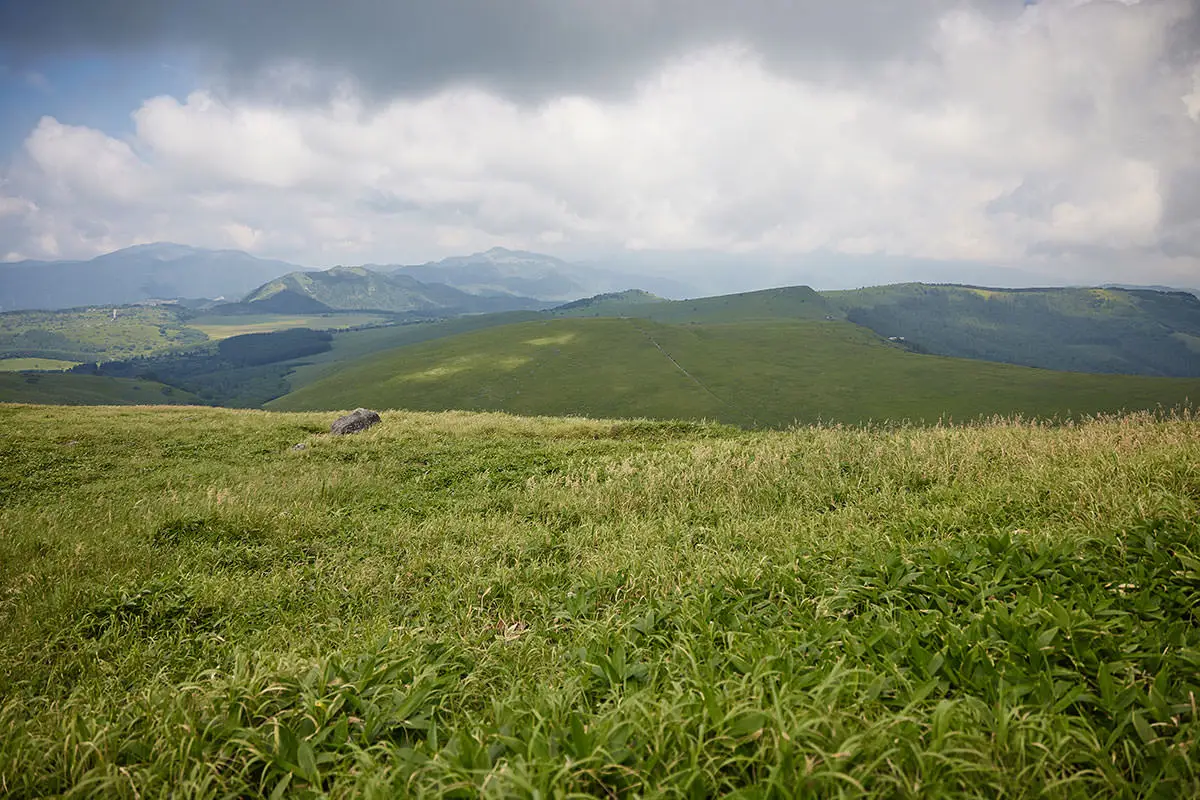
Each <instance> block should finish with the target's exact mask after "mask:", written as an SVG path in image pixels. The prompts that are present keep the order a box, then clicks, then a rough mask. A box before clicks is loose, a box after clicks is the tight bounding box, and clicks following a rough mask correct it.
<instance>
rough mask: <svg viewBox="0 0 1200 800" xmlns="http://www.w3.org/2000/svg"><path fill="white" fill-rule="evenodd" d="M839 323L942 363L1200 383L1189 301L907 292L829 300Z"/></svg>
mask: <svg viewBox="0 0 1200 800" xmlns="http://www.w3.org/2000/svg"><path fill="white" fill-rule="evenodd" d="M823 296H824V298H825V299H826V300H827V301H828V303H829V305H830V306H831V307H832V308H836V309H838V310H837V311H835V312H833V313H834V314H835V315H836V316H842V315H844V316H845V317H846V318H847V319H849V320H851V321H853V322H856V323H858V324H860V325H864V326H866V327H868V328H870V329H871V330H873V331H875V332H876V333H878V334H880V335H882V336H885V337H886V336H904V337H905V338H906V339H907V340H908V342H909V343H910V345H912V346H914V347H917V348H919V349H921V350H922V351H924V352H930V353H938V354H940V355H949V356H958V357H962V358H976V359H982V360H988V361H1002V362H1006V363H1011V364H1024V365H1026V366H1032V367H1041V368H1045V369H1058V370H1073V371H1078V372H1099V373H1126V374H1137V375H1162V376H1174V377H1196V376H1200V351H1197V349H1196V348H1195V347H1194V346H1192V343H1191V340H1192V339H1194V338H1195V337H1197V336H1200V300H1197V298H1196V297H1195V295H1192V294H1189V293H1186V292H1173V293H1164V292H1154V291H1136V290H1133V291H1131V290H1122V289H1085V288H1053V289H1019V290H1004V289H978V288H973V287H966V286H929V285H925V284H899V285H895V286H877V287H872V288H869V289H859V290H855V291H844V292H825V293H823Z"/></svg>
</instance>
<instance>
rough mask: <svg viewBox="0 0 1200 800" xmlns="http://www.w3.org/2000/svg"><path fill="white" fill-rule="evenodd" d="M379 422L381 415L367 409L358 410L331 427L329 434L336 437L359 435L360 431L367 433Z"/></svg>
mask: <svg viewBox="0 0 1200 800" xmlns="http://www.w3.org/2000/svg"><path fill="white" fill-rule="evenodd" d="M377 422H379V414H377V413H376V412H374V411H370V410H368V409H365V408H356V409H355V410H354V411H352V412H350V413H349V414H347V415H346V416H344V417H341V418H339V419H338V420H336V421H335V422H334V423H333V424H332V425H330V426H329V432H330V433H332V434H333V435H334V436H343V435H345V434H347V433H358V432H359V431H365V430H366V429H367V428H369V427H371V426H372V425H374V424H375V423H377Z"/></svg>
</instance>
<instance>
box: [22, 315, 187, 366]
mask: <svg viewBox="0 0 1200 800" xmlns="http://www.w3.org/2000/svg"><path fill="white" fill-rule="evenodd" d="M114 310H115V311H116V318H115V319H114V318H113V311H114ZM186 316H187V312H185V311H184V310H182V309H180V308H177V307H175V306H122V307H117V308H115V309H114V308H113V307H111V306H110V307H103V308H78V309H68V310H66V311H12V312H8V313H5V314H0V357H9V358H17V357H20V358H50V359H58V360H65V361H74V362H80V361H92V362H95V361H113V360H116V359H122V358H134V357H136V356H143V355H148V354H150V353H156V352H162V351H164V350H168V349H171V348H175V347H186V346H189V345H194V344H198V343H200V342H203V341H205V340H206V339H207V336H206V335H205V334H204V333H203V332H201V331H198V330H195V329H192V328H189V327H188V325H187V322H186Z"/></svg>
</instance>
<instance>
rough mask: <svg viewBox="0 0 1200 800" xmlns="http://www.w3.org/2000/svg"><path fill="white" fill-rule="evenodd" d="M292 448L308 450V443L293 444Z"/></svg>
mask: <svg viewBox="0 0 1200 800" xmlns="http://www.w3.org/2000/svg"><path fill="white" fill-rule="evenodd" d="M292 449H293V450H307V449H308V445H306V444H305V443H304V442H300V443H299V444H294V445H292Z"/></svg>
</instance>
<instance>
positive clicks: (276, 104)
mask: <svg viewBox="0 0 1200 800" xmlns="http://www.w3.org/2000/svg"><path fill="white" fill-rule="evenodd" d="M1198 6H1200V3H1198V2H1197V1H1196V0H1141V2H1137V0H1090V1H1089V0H1042V2H1040V3H1036V4H1031V3H1028V2H1025V1H1024V0H974V1H973V2H972V1H970V0H964V1H962V2H958V1H956V0H830V1H829V2H813V1H812V0H758V1H757V2H756V1H755V0H747V2H737V3H734V2H729V0H505V1H504V2H493V1H492V0H423V1H422V2H417V1H416V0H409V1H406V0H390V1H387V0H340V1H339V2H336V3H335V2H327V1H326V0H208V1H207V2H203V3H200V2H192V1H191V0H176V1H175V2H172V1H171V0H120V1H119V2H118V1H117V0H112V1H111V2H105V1H104V0H36V2H34V1H31V0H0V259H5V260H10V261H11V260H17V259H22V258H79V257H90V256H92V255H95V254H97V253H100V252H105V251H108V250H113V249H116V248H119V247H124V246H127V245H130V244H136V243H142V242H150V241H164V240H166V241H176V242H182V243H187V244H195V245H200V246H206V247H233V248H239V249H244V250H247V251H249V252H252V253H255V254H258V255H263V256H272V257H279V258H285V259H290V260H293V261H298V262H300V263H307V264H313V265H328V264H333V263H363V262H379V263H387V262H392V263H397V262H399V263H405V262H408V263H411V262H419V261H424V260H428V259H435V258H440V257H443V256H447V255H452V254H460V253H465V252H471V251H474V250H482V249H487V248H489V247H492V246H494V245H503V246H508V247H517V248H525V249H532V250H540V251H545V252H550V253H554V254H558V255H563V256H567V257H574V258H587V257H594V256H597V255H598V254H611V253H619V252H622V251H639V252H643V253H644V252H647V251H662V250H665V251H685V250H686V251H715V252H718V253H731V254H745V255H746V257H747V258H748V259H753V258H757V257H763V258H767V257H769V258H772V259H775V260H776V262H778V260H779V259H784V260H786V259H787V258H790V257H795V258H797V259H801V258H809V259H810V260H811V255H810V254H813V253H821V254H831V255H836V254H844V255H846V256H853V257H855V258H862V257H876V256H877V257H887V258H890V259H923V260H932V261H947V262H952V263H958V262H961V263H964V264H988V265H1005V266H1008V267H1012V268H1016V269H1023V270H1028V271H1030V272H1036V273H1038V274H1041V275H1047V276H1051V277H1052V278H1055V279H1061V280H1062V281H1063V282H1067V281H1073V282H1079V281H1086V280H1094V281H1096V282H1100V281H1110V280H1120V281H1125V282H1130V283H1168V284H1173V285H1180V286H1197V285H1200V8H1198ZM680 268H681V269H684V268H685V267H680Z"/></svg>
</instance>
